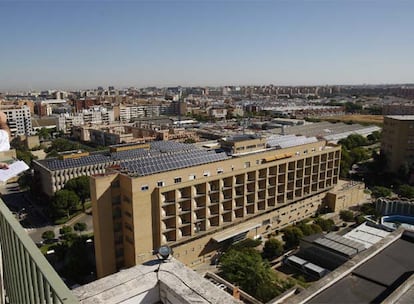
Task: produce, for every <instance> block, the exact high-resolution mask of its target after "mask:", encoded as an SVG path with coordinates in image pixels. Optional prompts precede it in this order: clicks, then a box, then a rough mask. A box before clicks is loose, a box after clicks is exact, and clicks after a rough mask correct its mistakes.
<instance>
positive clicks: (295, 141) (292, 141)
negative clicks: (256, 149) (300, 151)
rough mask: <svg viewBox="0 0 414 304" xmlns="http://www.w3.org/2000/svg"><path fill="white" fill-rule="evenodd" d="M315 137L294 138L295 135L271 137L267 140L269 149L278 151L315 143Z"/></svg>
mask: <svg viewBox="0 0 414 304" xmlns="http://www.w3.org/2000/svg"><path fill="white" fill-rule="evenodd" d="M317 141H318V139H317V138H316V137H306V136H296V135H272V136H269V137H268V138H267V146H268V147H269V148H272V147H276V148H279V149H284V148H289V147H294V146H298V145H305V144H310V143H314V142H317Z"/></svg>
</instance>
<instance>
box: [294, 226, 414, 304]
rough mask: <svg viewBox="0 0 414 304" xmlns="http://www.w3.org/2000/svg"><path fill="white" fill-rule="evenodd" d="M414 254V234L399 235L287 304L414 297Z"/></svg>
mask: <svg viewBox="0 0 414 304" xmlns="http://www.w3.org/2000/svg"><path fill="white" fill-rule="evenodd" d="M413 254H414V234H413V233H411V232H407V231H402V230H399V231H395V232H393V233H391V234H388V235H387V236H385V237H384V238H383V239H381V240H380V241H379V242H378V243H377V244H375V245H373V246H371V248H369V249H368V250H365V251H363V252H362V253H360V254H358V255H356V256H355V257H354V258H352V259H351V260H349V261H348V262H346V263H345V264H343V265H342V266H341V267H339V268H338V269H336V270H335V271H333V272H331V273H330V274H328V275H327V276H325V277H324V278H323V279H322V280H320V281H319V282H318V283H316V284H314V285H312V286H311V287H309V288H308V289H307V290H305V291H304V292H302V293H300V294H299V295H298V296H295V297H292V298H290V299H289V300H288V301H287V303H380V302H382V301H384V300H388V298H389V297H390V298H391V297H396V298H400V297H401V296H405V297H407V296H409V295H411V294H413V288H412V287H413V283H414V280H412V279H413V278H412V274H413V273H414V260H413V259H412V256H413ZM404 284H405V285H407V286H406V288H403V289H401V288H398V287H399V286H401V285H404ZM402 302H403V303H404V301H402ZM390 303H394V302H390Z"/></svg>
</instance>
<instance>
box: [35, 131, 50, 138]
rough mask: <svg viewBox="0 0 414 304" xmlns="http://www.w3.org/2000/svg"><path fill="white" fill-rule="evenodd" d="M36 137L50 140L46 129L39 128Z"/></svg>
mask: <svg viewBox="0 0 414 304" xmlns="http://www.w3.org/2000/svg"><path fill="white" fill-rule="evenodd" d="M37 135H38V136H39V138H40V139H50V133H49V130H48V129H46V128H41V129H40V130H39V131H38V132H37Z"/></svg>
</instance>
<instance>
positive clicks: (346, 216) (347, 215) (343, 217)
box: [339, 210, 354, 222]
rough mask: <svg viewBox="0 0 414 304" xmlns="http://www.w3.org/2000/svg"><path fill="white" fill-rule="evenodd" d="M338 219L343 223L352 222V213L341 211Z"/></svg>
mask: <svg viewBox="0 0 414 304" xmlns="http://www.w3.org/2000/svg"><path fill="white" fill-rule="evenodd" d="M339 217H340V218H341V220H343V221H345V222H352V221H353V220H354V213H353V212H352V211H351V210H341V211H340V212H339Z"/></svg>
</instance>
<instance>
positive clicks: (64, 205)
mask: <svg viewBox="0 0 414 304" xmlns="http://www.w3.org/2000/svg"><path fill="white" fill-rule="evenodd" d="M89 197H90V187H89V177H88V176H79V177H76V178H73V179H71V180H69V181H68V182H67V183H66V184H65V187H64V188H63V189H62V190H59V191H56V193H55V195H54V197H53V199H52V202H51V205H50V207H51V210H50V211H51V215H52V216H53V217H54V218H55V219H56V218H62V217H66V218H69V217H70V215H71V214H72V213H73V212H76V211H77V210H78V209H79V205H81V206H82V210H83V211H85V202H86V200H87V199H88V198H89Z"/></svg>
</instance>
